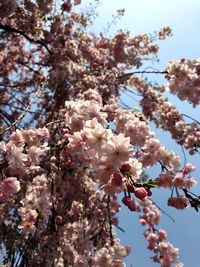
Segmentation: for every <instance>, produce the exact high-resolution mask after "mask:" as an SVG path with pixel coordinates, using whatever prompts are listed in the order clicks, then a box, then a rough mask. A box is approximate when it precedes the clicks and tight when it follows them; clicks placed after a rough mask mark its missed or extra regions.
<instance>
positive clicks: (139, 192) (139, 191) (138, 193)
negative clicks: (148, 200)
mask: <svg viewBox="0 0 200 267" xmlns="http://www.w3.org/2000/svg"><path fill="white" fill-rule="evenodd" d="M134 194H135V196H136V197H137V198H139V199H143V198H145V197H146V196H147V195H148V192H147V190H146V189H145V188H144V187H138V188H135V191H134Z"/></svg>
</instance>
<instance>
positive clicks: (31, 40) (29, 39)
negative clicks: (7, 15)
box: [0, 23, 53, 54]
mask: <svg viewBox="0 0 200 267" xmlns="http://www.w3.org/2000/svg"><path fill="white" fill-rule="evenodd" d="M0 29H1V30H4V31H7V32H12V33H18V34H20V35H21V36H23V37H24V38H26V40H28V41H29V42H30V43H34V44H39V45H41V46H43V47H44V48H45V49H46V50H47V51H48V52H49V53H50V54H53V53H52V52H51V50H50V49H49V47H48V46H47V45H46V44H45V42H44V41H43V40H34V39H33V38H31V37H29V36H28V35H27V34H26V33H24V32H23V31H21V30H18V29H15V28H13V27H11V26H9V25H3V24H1V23H0Z"/></svg>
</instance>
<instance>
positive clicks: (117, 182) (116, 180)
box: [111, 172, 123, 187]
mask: <svg viewBox="0 0 200 267" xmlns="http://www.w3.org/2000/svg"><path fill="white" fill-rule="evenodd" d="M122 179H123V176H122V175H121V174H120V173H119V172H115V173H113V177H112V180H111V184H112V185H113V186H116V187H119V186H121V185H122Z"/></svg>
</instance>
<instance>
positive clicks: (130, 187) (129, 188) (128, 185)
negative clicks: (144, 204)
mask: <svg viewBox="0 0 200 267" xmlns="http://www.w3.org/2000/svg"><path fill="white" fill-rule="evenodd" d="M127 190H128V192H129V193H134V191H135V187H134V186H132V185H131V184H127Z"/></svg>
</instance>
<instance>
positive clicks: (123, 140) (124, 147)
mask: <svg viewBox="0 0 200 267" xmlns="http://www.w3.org/2000/svg"><path fill="white" fill-rule="evenodd" d="M103 151H104V155H105V160H106V161H108V162H111V163H112V164H113V165H115V166H119V167H121V165H122V163H123V162H126V161H128V159H129V157H131V156H132V155H133V152H134V149H133V147H132V146H131V144H130V138H129V137H124V135H123V134H119V135H117V136H113V137H112V139H110V140H108V142H107V144H106V145H105V146H104V148H103Z"/></svg>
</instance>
